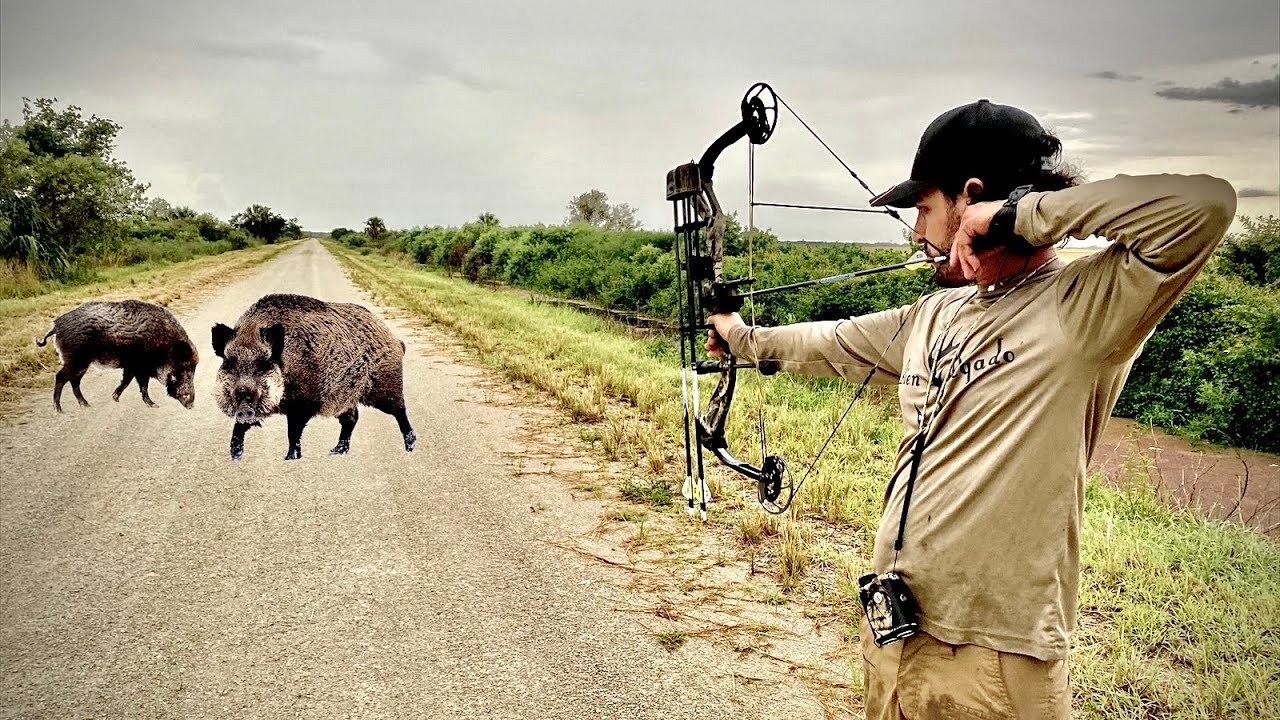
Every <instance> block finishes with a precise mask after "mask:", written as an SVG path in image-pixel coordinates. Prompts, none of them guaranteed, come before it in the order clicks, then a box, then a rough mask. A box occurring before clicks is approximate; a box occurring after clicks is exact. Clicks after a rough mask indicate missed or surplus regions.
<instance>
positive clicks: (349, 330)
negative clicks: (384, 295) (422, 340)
mask: <svg viewBox="0 0 1280 720" xmlns="http://www.w3.org/2000/svg"><path fill="white" fill-rule="evenodd" d="M213 351H214V353H216V354H217V355H218V357H220V358H222V367H221V368H220V369H219V370H218V391H217V402H218V407H220V408H222V410H223V411H224V412H225V413H227V415H229V416H231V417H232V418H234V419H235V426H234V428H233V429H232V431H231V458H232V459H233V460H239V459H240V458H241V457H242V456H243V455H244V434H245V432H246V431H247V430H248V429H249V428H250V427H254V426H260V425H261V424H262V421H263V419H264V418H266V417H268V416H271V415H274V414H276V413H283V414H284V415H285V417H286V418H287V419H288V421H289V452H288V454H287V455H286V456H285V460H296V459H298V458H301V457H302V429H303V428H304V427H306V424H307V422H308V421H309V420H310V419H311V418H312V417H315V416H316V415H325V416H328V417H336V418H338V423H339V424H340V425H341V427H342V429H341V432H340V433H339V435H338V444H337V445H336V446H334V448H333V450H332V454H335V455H342V454H345V453H346V452H347V451H348V450H349V449H350V447H351V431H352V430H353V429H354V428H355V426H356V420H357V419H359V416H360V414H359V410H358V409H357V407H356V406H357V405H358V404H359V405H368V406H370V407H374V408H377V409H378V410H381V411H382V412H384V413H387V414H388V415H391V416H392V417H394V418H395V419H396V422H398V423H399V424H400V433H401V434H402V435H403V436H404V449H405V450H406V451H407V452H412V451H413V447H414V445H415V444H416V442H417V436H416V435H415V434H414V432H413V428H412V427H411V426H410V425H409V416H408V415H407V414H406V413H405V407H404V374H403V362H404V343H402V342H400V341H399V340H398V339H397V338H396V337H395V336H394V335H392V334H391V330H390V329H389V328H388V327H387V326H386V325H385V324H384V323H383V322H382V321H381V320H379V319H378V318H377V317H375V316H374V314H373V313H371V312H369V310H367V309H366V308H364V307H361V306H359V305H352V304H349V303H327V302H324V301H321V300H317V299H315V298H312V297H306V296H304V295H267V296H264V297H263V298H261V299H260V300H258V301H257V302H256V303H254V304H253V305H252V306H251V307H250V308H249V309H248V310H246V311H245V313H244V315H241V316H240V319H239V320H238V321H237V322H236V326H235V328H234V329H232V328H229V327H227V326H226V325H223V324H221V323H219V324H217V325H214V326H213Z"/></svg>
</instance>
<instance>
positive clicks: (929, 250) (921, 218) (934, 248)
mask: <svg viewBox="0 0 1280 720" xmlns="http://www.w3.org/2000/svg"><path fill="white" fill-rule="evenodd" d="M963 212H964V203H963V202H957V201H955V200H951V199H949V198H948V197H947V196H946V195H945V194H943V192H942V191H941V190H939V189H938V188H931V189H929V190H927V191H925V192H924V193H921V195H920V197H918V198H916V225H915V228H913V237H912V239H913V240H915V242H918V243H920V244H921V245H922V246H923V247H924V251H925V254H927V255H928V256H929V257H937V256H938V255H939V254H941V253H939V250H941V251H942V252H943V253H946V252H950V251H951V242H952V240H953V239H954V238H955V235H956V231H957V230H959V229H960V215H961V214H962V213H963ZM925 239H928V241H929V242H927V243H926V242H924V240H925ZM933 281H934V282H936V283H938V284H939V285H941V286H942V287H963V286H965V285H968V284H969V281H968V280H966V279H965V278H964V273H963V272H961V271H960V270H957V269H954V268H952V267H951V263H942V264H940V265H936V266H934V271H933Z"/></svg>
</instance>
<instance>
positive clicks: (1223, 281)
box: [340, 218, 1280, 451]
mask: <svg viewBox="0 0 1280 720" xmlns="http://www.w3.org/2000/svg"><path fill="white" fill-rule="evenodd" d="M1276 229H1277V223H1276V221H1275V219H1274V218H1264V219H1260V220H1257V221H1251V222H1250V223H1248V224H1246V231H1245V232H1244V233H1242V234H1239V235H1235V236H1232V237H1231V238H1228V240H1227V242H1226V243H1225V244H1224V246H1223V248H1222V250H1221V251H1220V252H1219V256H1218V257H1217V258H1215V262H1214V263H1213V264H1212V265H1211V267H1210V268H1209V269H1208V270H1207V271H1206V272H1205V273H1203V274H1202V275H1201V276H1200V277H1199V278H1198V279H1197V280H1196V282H1195V283H1193V284H1192V286H1191V288H1190V290H1189V291H1188V293H1187V295H1186V296H1185V297H1184V298H1183V299H1182V300H1181V301H1180V302H1179V303H1178V304H1177V305H1176V306H1175V307H1174V309H1173V311H1172V312H1171V313H1170V314H1169V315H1168V317H1166V318H1165V320H1164V322H1162V323H1161V325H1160V327H1159V328H1158V329H1157V331H1156V332H1155V334H1154V335H1153V336H1152V338H1151V339H1150V340H1149V341H1148V343H1147V346H1146V350H1145V352H1144V353H1143V354H1142V356H1141V357H1140V358H1139V359H1138V360H1137V362H1136V363H1135V365H1134V368H1133V371H1132V373H1131V375H1130V378H1129V381H1128V384H1127V385H1126V388H1125V391H1124V393H1123V395H1122V396H1121V397H1120V400H1119V403H1118V405H1117V407H1116V413H1117V414H1119V415H1122V416H1127V417H1133V418H1136V419H1138V420H1140V421H1142V422H1145V423H1150V424H1153V425H1156V426H1159V427H1164V428H1168V429H1172V430H1175V431H1179V432H1181V433H1183V434H1185V435H1188V436H1190V437H1193V438H1199V439H1203V440H1207V441H1211V442H1215V443H1222V444H1230V445H1238V446H1243V447H1249V448H1256V449H1261V450H1270V451H1280V287H1277V282H1276V281H1275V279H1274V277H1273V276H1272V275H1268V274H1267V271H1266V263H1267V262H1270V256H1268V257H1265V258H1263V259H1262V260H1261V261H1260V260H1259V257H1260V253H1259V252H1258V250H1257V248H1258V247H1259V246H1264V247H1269V246H1270V245H1271V244H1274V242H1273V241H1274V238H1273V237H1272V236H1273V235H1274V234H1275V232H1276ZM1268 233H1270V234H1268ZM340 239H341V241H342V242H344V243H346V244H348V245H351V246H353V247H362V248H371V249H377V250H382V251H385V252H393V253H403V254H404V255H407V256H409V257H411V258H412V259H413V260H415V261H416V262H418V263H421V264H423V265H427V266H431V267H434V268H439V269H442V270H444V271H446V272H448V273H450V274H457V275H462V276H464V277H466V278H467V279H469V280H471V281H473V282H502V283H506V284H509V285H513V286H517V287H522V288H527V289H530V290H534V291H538V292H543V293H547V294H552V295H558V296H562V297H569V298H574V299H578V300H585V301H587V302H591V303H594V304H596V305H600V306H602V307H606V308H610V309H614V310H624V311H629V312H637V313H641V314H645V315H649V316H653V317H656V318H661V319H666V320H670V321H674V320H676V319H677V318H676V315H677V307H676V288H675V285H674V282H675V267H674V265H675V259H674V257H673V249H672V243H673V239H674V237H673V235H672V233H670V232H654V231H645V230H635V231H607V230H603V229H601V228H598V227H595V226H591V225H569V226H541V225H540V226H535V227H501V226H499V225H497V224H496V223H493V222H485V223H471V224H468V225H464V226H462V227H460V228H443V227H431V228H419V229H415V230H410V231H404V232H387V233H385V234H383V235H382V236H381V237H379V238H378V239H377V240H376V241H375V240H372V239H371V238H370V237H369V236H368V235H366V234H364V233H347V234H343V235H341V237H340ZM745 245H746V244H745V243H744V242H743V238H742V233H741V228H740V227H738V226H737V225H736V223H731V225H730V228H729V232H728V233H727V241H726V252H727V256H726V260H725V275H726V277H740V276H743V275H747V274H748V273H750V274H752V275H754V276H755V277H756V278H757V285H756V286H757V287H768V286H774V285H781V284H786V283H790V282H795V281H798V280H804V279H808V278H814V277H821V276H824V275H832V274H836V273H843V272H849V271H851V270H857V269H861V268H866V267H872V266H877V265H884V264H888V263H892V262H898V261H901V260H902V259H903V258H905V256H906V252H905V251H895V250H877V249H870V250H869V249H866V248H863V247H860V246H857V245H852V244H829V245H828V244H809V243H781V242H778V240H777V239H776V238H775V237H773V236H772V235H769V234H767V233H765V234H763V235H762V236H760V237H758V238H756V240H755V242H753V243H752V245H753V250H752V252H751V253H750V254H749V255H748V253H747V252H746V247H745ZM728 253H731V254H728ZM1260 262H1261V265H1260ZM1258 267H1262V268H1263V269H1262V270H1258V269H1257V268H1258ZM1251 279H1252V280H1253V281H1252V282H1251ZM932 287H933V286H932V284H931V283H930V281H929V272H928V271H927V270H919V271H906V272H901V273H887V274H884V275H877V276H872V277H868V278H864V279H862V280H860V281H858V282H851V283H842V284H833V285H827V286H820V287H818V288H813V289H809V290H804V291H800V292H795V293H784V294H780V295H777V296H772V297H770V298H769V299H767V301H765V302H762V303H760V304H759V306H758V307H757V308H756V316H755V319H756V321H757V322H759V323H761V324H780V323H791V322H800V321H805V320H820V319H834V318H842V317H850V316H856V315H862V314H865V313H869V312H875V311H877V310H883V309H886V308H889V307H896V306H899V305H903V304H907V303H910V302H912V301H913V300H915V299H916V298H917V297H918V296H919V295H920V294H921V293H922V292H924V291H927V290H930V289H932Z"/></svg>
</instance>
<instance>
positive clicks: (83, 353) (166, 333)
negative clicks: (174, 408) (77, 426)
mask: <svg viewBox="0 0 1280 720" xmlns="http://www.w3.org/2000/svg"><path fill="white" fill-rule="evenodd" d="M50 335H54V336H56V337H55V338H54V341H53V344H54V347H56V348H57V349H58V355H59V357H61V359H62V367H61V368H60V369H59V370H58V374H57V376H56V378H55V383H54V386H53V406H54V407H55V408H57V409H58V412H62V387H63V386H64V385H66V384H67V383H68V382H69V383H71V392H73V393H75V395H76V400H79V401H80V404H81V405H83V406H84V407H89V401H88V400H85V399H84V395H83V394H81V392H80V378H82V377H84V374H85V372H86V371H88V369H89V366H90V365H92V364H93V363H98V364H99V365H103V366H106V367H113V368H120V369H121V370H123V371H124V378H123V379H121V380H120V386H119V387H117V388H116V391H115V392H114V393H113V394H112V395H111V399H112V400H116V401H119V400H120V393H122V392H124V389H125V388H126V387H128V386H129V382H130V381H131V380H137V382H138V390H139V391H140V392H141V393H142V401H143V402H145V403H146V404H147V405H150V406H151V407H155V406H156V404H155V403H154V402H152V401H151V395H150V394H149V393H148V392H147V384H148V383H149V382H150V381H151V378H156V379H157V380H159V381H161V382H163V383H164V386H165V391H166V392H167V393H168V395H169V397H171V398H174V399H176V400H177V401H178V402H180V403H182V405H183V406H184V407H187V408H190V407H191V406H192V405H193V404H195V401H196V393H195V385H194V382H193V380H194V378H195V372H196V364H197V363H199V362H200V355H199V353H197V352H196V347H195V345H193V344H192V343H191V338H189V337H187V331H186V330H184V329H183V327H182V324H181V323H179V322H178V319H177V318H176V317H174V316H173V313H171V312H169V311H168V310H167V309H165V308H163V307H160V306H159V305H153V304H151V303H147V302H142V301H141V300H121V301H118V302H112V301H105V300H101V301H94V302H87V303H85V304H83V305H81V306H80V307H78V308H76V309H74V310H71V311H69V312H67V313H64V314H62V315H59V316H58V317H57V319H55V320H54V321H53V329H52V330H50V331H49V332H48V334H47V335H45V336H44V339H43V340H36V344H37V345H39V346H41V347H44V346H45V345H46V344H48V341H49V336H50Z"/></svg>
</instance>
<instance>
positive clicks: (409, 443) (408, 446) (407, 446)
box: [404, 430, 418, 452]
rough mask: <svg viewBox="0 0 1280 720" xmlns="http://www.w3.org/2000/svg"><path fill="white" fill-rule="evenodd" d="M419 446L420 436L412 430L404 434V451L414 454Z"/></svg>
mask: <svg viewBox="0 0 1280 720" xmlns="http://www.w3.org/2000/svg"><path fill="white" fill-rule="evenodd" d="M417 446H418V434H417V433H415V432H414V431H412V430H410V431H409V432H407V433H405V434H404V451H405V452H413V449H414V448H415V447H417Z"/></svg>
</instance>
